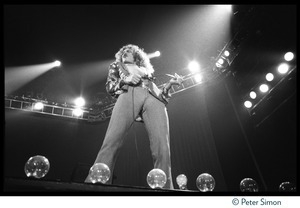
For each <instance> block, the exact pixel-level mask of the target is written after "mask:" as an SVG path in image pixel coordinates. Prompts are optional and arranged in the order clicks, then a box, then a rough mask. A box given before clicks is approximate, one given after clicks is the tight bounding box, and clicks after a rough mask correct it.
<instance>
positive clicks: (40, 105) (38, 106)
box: [33, 102, 44, 110]
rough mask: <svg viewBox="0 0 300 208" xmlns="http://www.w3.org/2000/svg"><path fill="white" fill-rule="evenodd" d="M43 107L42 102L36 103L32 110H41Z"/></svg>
mask: <svg viewBox="0 0 300 208" xmlns="http://www.w3.org/2000/svg"><path fill="white" fill-rule="evenodd" d="M43 107H44V104H43V103H42V102H37V103H35V104H34V106H33V108H34V109H35V110H41V109H43Z"/></svg>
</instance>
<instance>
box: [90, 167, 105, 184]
mask: <svg viewBox="0 0 300 208" xmlns="http://www.w3.org/2000/svg"><path fill="white" fill-rule="evenodd" d="M89 178H90V181H91V182H92V183H103V184H105V183H106V182H107V181H108V180H109V178H110V169H109V167H108V166H107V165H106V164H104V163H95V164H94V165H93V166H92V167H91V169H90V172H89Z"/></svg>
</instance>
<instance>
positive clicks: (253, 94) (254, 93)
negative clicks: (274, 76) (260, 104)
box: [249, 91, 256, 99]
mask: <svg viewBox="0 0 300 208" xmlns="http://www.w3.org/2000/svg"><path fill="white" fill-rule="evenodd" d="M249 95H250V97H251V98H252V99H255V98H256V92H254V91H251V92H250V94H249Z"/></svg>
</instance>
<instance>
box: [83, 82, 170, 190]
mask: <svg viewBox="0 0 300 208" xmlns="http://www.w3.org/2000/svg"><path fill="white" fill-rule="evenodd" d="M139 115H141V116H142V118H143V122H144V126H145V128H146V130H147V133H148V137H149V140H150V150H151V154H152V158H153V166H154V168H159V169H161V170H163V171H164V172H165V174H166V176H167V181H166V184H165V186H164V187H163V188H166V189H174V187H173V182H172V175H171V153H170V138H169V119H168V114H167V109H166V106H165V104H164V103H163V102H161V101H160V100H158V99H157V98H155V97H154V96H153V95H152V94H151V93H150V92H149V91H148V89H147V88H144V87H141V86H138V87H132V86H129V88H128V91H127V92H125V93H122V94H121V95H120V96H119V97H118V99H117V102H116V103H115V106H114V108H113V111H112V115H111V118H110V121H109V125H108V128H107V131H106V134H105V138H104V140H103V144H102V147H101V149H100V151H99V153H98V155H97V157H96V160H95V162H94V164H96V163H105V164H106V165H107V166H108V167H109V169H110V171H111V177H110V179H109V180H108V181H107V182H106V184H111V183H112V173H113V169H114V165H115V162H116V159H117V155H118V151H119V150H120V148H121V146H122V144H123V141H124V139H125V135H126V133H127V132H128V130H129V129H130V127H131V126H132V124H133V122H135V119H136V118H137V117H138V116H139ZM149 171H150V170H149ZM145 180H146V176H145ZM85 182H87V183H89V182H91V181H90V179H89V175H88V176H87V178H86V179H85Z"/></svg>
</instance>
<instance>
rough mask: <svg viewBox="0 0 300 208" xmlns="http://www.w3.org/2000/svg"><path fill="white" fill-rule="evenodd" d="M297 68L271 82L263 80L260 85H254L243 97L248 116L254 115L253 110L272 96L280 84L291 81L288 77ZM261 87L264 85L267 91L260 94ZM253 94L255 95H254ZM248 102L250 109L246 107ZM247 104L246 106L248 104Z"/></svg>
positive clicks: (292, 68) (294, 67)
mask: <svg viewBox="0 0 300 208" xmlns="http://www.w3.org/2000/svg"><path fill="white" fill-rule="evenodd" d="M296 68H297V66H292V67H291V68H290V69H289V71H288V72H287V73H286V74H285V75H283V76H280V75H277V77H276V78H274V80H273V79H272V80H271V81H268V80H266V79H265V80H264V81H262V82H261V83H258V84H256V85H255V86H254V87H252V88H251V90H250V91H249V93H247V95H245V96H244V105H245V106H244V107H246V109H247V110H248V112H249V114H250V115H254V114H255V108H257V107H258V106H259V105H260V104H261V103H262V102H263V101H264V100H266V99H268V97H270V96H272V92H273V91H274V90H275V89H276V88H277V87H278V86H279V85H280V84H281V83H283V82H284V81H285V80H286V79H291V78H290V77H291V76H292V74H293V72H295V71H296ZM262 85H266V86H267V87H268V89H267V90H266V91H265V92H262V91H261V89H260V87H261V86H262ZM254 94H255V95H254ZM247 101H249V102H251V107H247V106H249V105H247V106H246V104H245V103H246V102H247ZM249 102H247V104H249Z"/></svg>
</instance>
